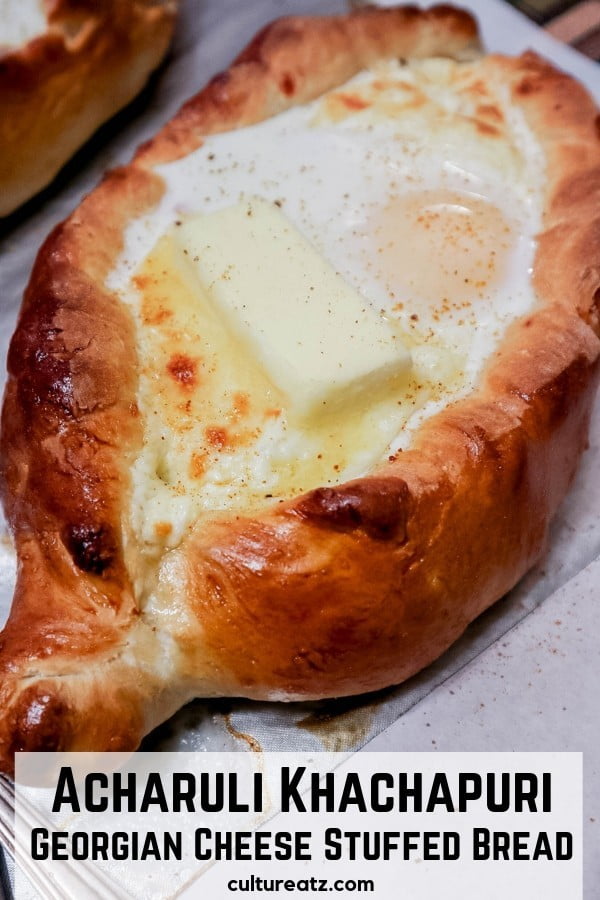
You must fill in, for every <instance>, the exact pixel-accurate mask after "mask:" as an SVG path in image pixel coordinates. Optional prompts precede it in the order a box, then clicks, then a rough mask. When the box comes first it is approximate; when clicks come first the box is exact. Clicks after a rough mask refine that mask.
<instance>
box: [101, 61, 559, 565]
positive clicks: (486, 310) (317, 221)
mask: <svg viewBox="0 0 600 900" xmlns="http://www.w3.org/2000/svg"><path fill="white" fill-rule="evenodd" d="M478 83H479V84H478ZM480 85H481V79H480V73H479V70H478V68H477V66H476V65H475V66H472V65H469V64H457V63H453V62H451V61H449V60H430V61H425V62H420V63H415V64H411V65H409V66H401V65H399V64H397V63H389V64H386V65H384V66H381V67H378V69H377V70H376V71H374V72H366V73H362V74H361V75H359V76H358V77H356V78H355V79H353V80H352V81H351V82H349V83H348V84H346V85H344V86H343V87H342V88H339V89H337V90H335V91H332V92H330V94H328V95H326V96H325V97H324V98H320V99H319V100H317V101H315V102H313V103H310V104H307V105H306V106H302V107H298V108H294V109H292V110H290V111H288V112H286V113H283V114H281V115H279V116H277V117H274V118H272V119H269V120H267V121H265V122H262V123H260V124H258V125H255V126H252V127H249V128H243V129H240V130H237V131H234V132H229V133H225V134H217V135H214V136H211V137H207V138H206V140H205V142H204V144H203V146H202V147H201V148H200V149H198V150H197V151H196V152H194V153H192V154H190V155H189V156H187V157H185V158H183V159H181V160H178V161H176V162H173V163H169V164H167V165H163V166H161V167H159V169H158V171H159V174H160V175H161V176H162V177H163V178H164V180H165V182H166V186H167V189H166V191H165V194H164V197H163V199H162V201H161V203H160V205H159V207H158V208H157V209H156V210H154V211H152V212H151V213H149V214H147V215H144V216H142V217H140V218H139V219H138V220H136V221H134V222H132V223H131V224H130V226H129V227H128V229H127V233H126V246H125V250H124V252H123V254H122V256H121V258H120V260H119V262H118V265H117V266H116V268H115V270H114V271H113V273H112V274H111V276H110V278H109V286H110V287H111V288H112V289H115V290H118V291H120V292H121V294H122V296H123V298H124V300H125V301H126V302H128V303H129V304H130V305H131V308H132V309H133V311H134V313H135V315H136V318H137V321H138V324H139V339H140V345H141V348H142V354H143V355H144V354H145V358H146V359H152V360H153V362H152V364H150V365H147V366H146V367H145V370H144V372H143V373H142V377H141V383H140V405H141V408H142V412H143V414H144V417H145V422H146V441H145V447H144V450H143V452H142V453H141V455H140V457H139V459H138V460H137V462H136V464H135V466H134V494H133V502H132V513H131V515H132V523H133V527H134V531H135V532H136V534H137V535H138V536H139V537H140V538H141V539H142V540H143V541H145V542H146V543H147V545H148V548H149V549H150V550H152V548H153V547H158V546H159V545H161V543H162V542H165V543H167V544H168V545H171V546H173V545H175V544H176V543H178V542H179V540H180V539H181V537H182V536H183V534H184V533H185V530H186V529H187V528H188V527H189V526H190V525H191V524H193V522H194V521H195V520H196V519H197V518H198V516H199V515H201V514H202V513H203V512H207V511H210V510H214V509H241V510H243V509H248V508H252V507H256V505H257V504H258V505H261V504H262V505H264V504H265V503H272V502H276V501H277V500H281V499H285V497H286V496H293V495H294V494H296V493H298V492H299V491H300V490H308V489H310V488H312V487H316V486H317V485H318V484H321V483H329V484H333V483H337V482H340V481H343V480H345V479H347V478H349V477H355V476H358V475H361V474H364V473H365V472H367V471H368V470H369V469H370V468H372V467H373V466H374V465H376V464H377V463H378V462H380V461H381V460H382V459H384V458H386V456H387V454H389V453H391V452H393V451H394V450H395V449H397V448H399V447H406V446H408V445H409V444H410V440H411V434H412V433H413V432H414V430H415V429H416V428H417V427H418V426H419V425H420V424H421V422H422V421H423V420H424V418H426V417H427V416H430V415H432V414H433V413H435V412H436V411H438V410H439V409H441V408H443V406H445V405H447V404H448V403H449V402H451V401H452V400H454V399H456V398H457V397H459V396H462V395H464V394H465V393H466V392H468V391H469V390H470V389H472V387H473V385H474V384H475V383H476V380H477V378H478V375H479V374H480V372H481V370H482V367H483V366H484V364H485V363H486V361H487V360H488V359H489V357H490V355H491V354H492V353H493V352H494V349H495V348H496V347H497V345H498V343H499V342H500V340H501V338H502V335H503V334H504V331H505V329H506V326H507V325H508V324H509V323H510V322H511V321H513V320H514V319H515V318H516V317H518V316H520V315H523V314H524V313H526V312H527V311H528V310H529V309H530V308H531V307H532V306H533V304H534V303H535V296H534V294H533V290H532V287H531V284H530V279H529V273H530V271H531V267H532V264H533V252H534V236H535V234H536V233H537V231H538V230H539V226H540V215H541V208H542V179H543V170H544V166H543V157H542V153H541V151H540V149H539V146H538V145H537V142H536V140H535V138H534V136H533V135H532V134H531V133H530V131H529V129H528V127H527V125H526V123H525V121H524V118H523V116H522V115H521V113H520V111H519V110H518V109H516V108H512V107H511V106H510V104H509V103H508V97H507V95H505V92H504V90H503V88H502V86H497V87H493V86H492V87H490V86H489V85H487V86H486V87H485V90H484V92H483V95H482V88H481V86H480ZM253 196H259V197H263V198H264V199H266V200H268V201H270V202H276V203H277V204H278V205H281V208H282V209H283V211H284V213H285V216H286V217H287V218H288V219H289V220H290V221H291V222H292V223H293V224H294V225H295V227H296V228H297V229H298V230H299V231H300V232H301V233H302V234H304V235H305V237H306V238H307V239H308V240H309V241H310V242H311V243H312V244H313V246H315V247H316V248H318V250H319V252H320V253H321V254H322V256H323V258H324V259H325V260H327V261H328V263H330V264H331V265H332V266H333V267H334V268H335V270H336V271H338V272H339V273H340V274H341V275H342V277H343V278H344V279H345V280H346V281H347V282H348V283H349V284H351V285H353V286H354V288H355V289H356V290H357V291H358V292H360V294H361V295H362V296H363V297H365V298H367V299H368V301H369V302H370V303H371V305H372V306H373V309H375V310H377V311H383V312H384V313H385V315H386V317H388V318H389V319H392V320H393V321H395V323H396V327H397V329H398V333H399V334H401V336H402V338H403V340H405V341H406V342H407V343H408V345H409V346H410V352H411V356H412V359H413V366H414V373H415V377H414V379H413V381H412V382H411V383H410V384H407V385H406V387H405V391H404V393H403V395H402V396H401V397H400V398H399V399H398V398H397V397H391V398H389V402H387V403H382V404H379V405H376V406H374V407H373V409H372V410H370V411H369V413H368V414H366V415H365V416H364V417H363V418H362V419H361V421H360V422H358V421H357V422H353V423H350V424H348V423H347V422H342V423H339V422H333V421H332V422H331V427H330V429H329V433H328V434H325V433H323V432H321V433H319V432H314V433H311V432H310V431H304V432H303V431H302V430H301V429H298V428H294V427H292V426H291V425H290V422H289V421H288V420H287V417H286V413H285V409H284V410H281V411H279V413H278V415H277V416H275V417H273V418H268V417H266V413H265V412H264V411H263V412H261V415H262V416H263V418H262V419H261V418H260V417H258V418H257V414H256V413H255V414H254V415H255V418H254V419H253V420H252V423H253V427H254V431H252V432H250V431H248V432H247V433H246V434H245V436H244V437H243V439H242V438H240V439H239V440H238V441H237V443H236V444H235V446H234V447H233V446H232V447H231V448H228V447H226V446H224V445H222V446H216V447H215V446H214V441H213V443H212V445H211V448H209V449H208V450H207V449H206V440H207V438H206V426H207V423H208V424H210V422H209V420H206V421H199V420H198V417H199V415H201V416H206V415H208V414H210V415H216V413H215V410H216V409H217V408H218V409H220V413H221V415H222V416H223V415H225V416H226V418H227V421H228V422H234V421H235V422H237V421H238V420H237V419H236V414H235V412H232V411H231V410H233V409H234V406H235V403H233V400H232V398H233V397H234V394H235V392H236V391H237V392H238V393H239V391H240V390H241V389H243V387H244V378H245V377H246V375H245V373H244V372H241V371H239V369H236V363H235V360H234V359H229V358H228V359H225V358H224V357H235V351H234V350H232V349H231V348H230V351H225V350H223V347H224V345H222V346H221V345H219V341H220V340H221V339H220V338H219V336H218V334H217V331H216V330H215V329H217V326H216V325H214V323H212V324H211V323H206V322H199V321H195V320H194V322H192V321H191V319H190V315H191V314H190V313H189V312H187V313H185V314H184V313H183V312H181V309H183V306H185V304H183V306H181V309H179V312H176V313H173V315H174V319H173V322H175V323H176V325H177V327H175V325H174V324H173V323H172V325H171V335H172V338H173V340H175V339H177V340H178V341H179V343H180V344H181V346H182V347H184V348H185V353H184V352H183V351H181V353H180V356H181V359H180V361H179V363H177V362H176V363H173V362H171V363H169V362H166V361H165V360H166V357H165V360H163V361H161V360H160V359H159V357H160V353H161V352H163V351H162V349H161V348H163V345H162V344H159V343H157V338H156V334H157V329H158V330H160V327H162V326H160V325H159V324H158V322H159V319H160V315H157V310H159V306H157V303H158V300H157V297H156V296H155V297H154V299H153V300H152V303H154V306H153V307H152V310H153V312H152V314H151V315H149V316H146V318H144V315H145V314H144V313H143V310H144V309H146V311H147V309H148V308H150V307H149V306H148V302H149V301H147V300H146V301H145V300H144V291H145V290H146V288H145V287H144V286H143V285H142V287H140V284H141V282H138V283H137V285H136V284H134V283H133V282H132V281H131V276H132V274H133V273H134V272H135V271H136V270H138V268H139V266H140V264H141V263H142V262H143V261H144V260H145V259H146V258H147V257H148V255H149V254H150V252H151V251H152V250H153V248H154V247H155V245H156V244H157V241H158V240H159V239H160V238H161V236H162V235H164V234H165V233H166V232H167V231H168V230H169V229H170V228H172V227H173V225H174V223H176V222H178V221H179V222H181V221H185V220H186V218H187V217H193V216H195V215H197V214H199V213H204V214H206V213H211V212H215V211H218V210H220V209H223V208H225V207H227V206H230V205H232V204H235V203H238V202H240V201H242V200H247V199H248V198H250V197H253ZM160 259H161V260H162V263H164V255H163V257H161V258H160ZM162 263H161V264H162ZM158 280H159V281H160V279H158ZM159 287H160V285H159ZM159 287H156V285H155V288H154V291H155V294H156V291H157V290H159ZM162 290H163V292H164V291H165V290H166V288H165V286H164V285H163V286H162ZM144 303H146V306H144ZM150 305H151V304H150ZM159 312H160V310H159ZM163 312H164V310H163ZM165 314H166V313H165ZM169 315H171V313H169ZM211 329H212V332H211ZM210 333H213V335H214V336H215V337H214V340H215V341H216V344H215V346H217V345H219V346H221V350H220V354H217V356H218V362H219V366H220V367H221V368H220V369H219V372H218V379H220V382H221V392H222V395H223V397H224V398H225V399H224V400H223V403H221V406H220V407H219V405H218V403H217V401H214V402H213V399H210V400H209V401H207V403H208V406H207V405H206V404H205V405H204V406H203V407H202V408H201V413H195V412H194V410H199V409H200V407H195V406H193V404H192V401H191V399H189V398H188V400H186V401H185V402H186V403H187V404H188V410H191V412H190V414H189V422H188V423H187V424H186V425H185V427H183V428H180V427H179V426H178V425H176V424H174V423H175V422H176V421H177V422H180V420H181V416H180V414H179V413H178V412H177V411H176V412H175V416H174V417H170V413H169V412H168V410H169V409H172V408H174V403H175V400H174V398H175V394H173V393H172V391H171V393H169V392H170V390H171V389H170V388H167V387H166V386H165V387H161V385H163V384H164V383H165V382H164V378H163V376H161V374H160V373H161V371H162V372H163V374H164V370H165V367H166V368H167V369H168V368H169V366H171V369H172V372H171V373H173V371H175V373H176V374H177V377H178V378H179V379H180V382H181V384H180V388H181V391H184V390H185V389H186V385H185V380H186V379H187V378H188V376H189V372H191V370H192V368H193V367H194V366H198V367H199V368H198V372H196V369H194V378H195V377H196V375H198V376H199V377H200V378H204V377H205V376H208V375H209V374H210V377H212V378H213V381H214V380H215V377H216V376H215V375H214V371H215V366H216V365H217V363H216V361H217V356H214V358H213V357H211V349H210V347H211V345H210V342H205V345H202V341H203V340H204V337H199V336H205V335H207V334H210ZM194 335H196V336H195V337H194ZM207 341H208V339H207ZM201 345H202V346H201ZM188 357H189V358H190V359H191V360H192V362H193V366H192V362H190V363H189V364H184V363H182V362H181V360H183V359H188ZM194 360H196V361H195V362H194ZM207 360H208V361H207ZM211 360H212V362H211ZM186 365H188V368H186ZM177 366H179V369H178V368H177ZM161 367H162V368H161ZM173 367H174V368H173ZM217 368H218V367H217ZM189 377H190V378H191V376H189ZM161 378H162V380H161ZM250 380H251V381H252V379H250ZM210 383H212V382H210V379H209V386H210ZM253 385H254V386H253V387H252V388H251V391H250V396H251V405H253V408H254V406H255V400H256V398H257V397H261V396H262V397H263V399H264V400H265V409H266V405H267V404H268V402H270V401H272V399H273V398H272V397H268V396H267V393H268V392H266V389H265V388H264V387H261V385H260V384H259V383H258V382H257V383H256V384H254V383H253ZM211 390H212V388H211ZM181 391H180V393H181ZM261 391H262V394H261ZM161 392H162V393H161ZM253 392H254V393H253ZM207 393H208V394H210V391H208V392H207ZM159 395H160V399H157V398H158V396H159ZM165 398H166V399H165ZM169 398H170V399H169ZM184 400H185V397H184V395H183V394H181V397H180V401H181V402H180V403H179V410H180V411H181V409H183V408H184V405H183V401H184ZM215 403H217V405H216V406H215ZM232 403H233V406H232V405H231V404H232ZM165 404H166V405H165ZM169 404H170V405H169ZM211 404H212V405H211ZM227 404H229V406H227ZM226 408H227V409H229V412H226V413H225V412H224V411H225V410H226ZM207 411H208V412H207ZM235 427H236V428H237V427H238V425H236V426H235ZM178 429H179V430H178ZM209 430H210V429H209ZM240 433H241V432H240ZM236 434H237V432H236ZM248 435H250V436H248ZM238 436H239V435H238ZM212 437H214V435H212ZM338 438H339V446H338V445H335V441H336V440H338ZM202 441H204V445H203V446H204V449H203V451H202V454H201V456H202V460H201V462H202V464H201V466H200V467H199V469H198V472H197V477H195V478H191V477H190V471H191V470H190V466H192V468H193V465H194V459H193V447H194V446H196V445H198V443H199V442H202ZM218 443H219V442H218V440H217V445H218ZM324 447H325V448H326V449H325V451H324V452H325V455H326V457H327V458H326V460H325V462H326V463H327V466H325V462H323V461H322V460H321V462H320V463H319V464H316V463H315V459H316V458H317V457H318V455H319V451H320V450H321V449H323V448H324ZM337 452H339V460H338V459H337V458H336V456H335V453H337Z"/></svg>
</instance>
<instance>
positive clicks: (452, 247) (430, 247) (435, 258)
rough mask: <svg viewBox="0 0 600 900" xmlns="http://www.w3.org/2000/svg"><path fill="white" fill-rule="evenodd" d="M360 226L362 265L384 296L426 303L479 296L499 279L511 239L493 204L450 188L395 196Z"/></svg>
mask: <svg viewBox="0 0 600 900" xmlns="http://www.w3.org/2000/svg"><path fill="white" fill-rule="evenodd" d="M366 230H367V232H368V234H369V235H370V237H369V238H368V246H367V245H366V244H367V242H365V245H364V253H365V257H366V260H365V264H366V265H368V264H369V263H368V262H367V259H368V260H369V262H370V265H371V268H372V271H373V274H374V276H375V277H376V278H377V279H378V280H379V281H380V282H382V283H384V284H385V286H386V288H387V290H388V292H389V293H390V296H392V297H395V298H397V299H398V300H404V299H407V300H421V301H423V302H425V303H429V304H432V305H436V304H438V303H440V302H442V303H443V302H446V303H463V302H465V301H471V300H475V299H477V298H482V297H484V296H485V295H486V293H488V291H489V289H490V288H492V287H493V286H494V284H496V283H498V281H500V279H501V278H502V275H503V272H504V270H505V268H506V259H507V256H508V251H509V249H510V246H511V244H512V242H513V229H512V227H511V225H510V224H509V223H508V222H507V220H506V219H505V218H504V216H503V215H502V213H501V212H500V210H499V209H498V207H497V206H495V205H494V204H493V203H490V202H489V201H488V200H485V199H484V198H482V197H479V196H476V195H471V194H466V193H465V194H462V193H459V192H456V191H450V190H436V191H433V190H428V191H418V192H413V193H409V194H405V195H404V196H397V197H395V198H394V199H392V200H390V202H389V203H388V204H387V205H386V206H385V207H384V208H383V209H379V210H377V211H376V212H375V213H374V214H373V216H372V217H371V218H370V220H369V221H368V222H367V228H366ZM373 244H374V245H375V246H373Z"/></svg>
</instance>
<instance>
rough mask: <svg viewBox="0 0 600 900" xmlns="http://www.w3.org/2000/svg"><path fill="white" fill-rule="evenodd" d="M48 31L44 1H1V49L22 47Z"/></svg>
mask: <svg viewBox="0 0 600 900" xmlns="http://www.w3.org/2000/svg"><path fill="white" fill-rule="evenodd" d="M46 29H47V22H46V13H45V11H44V2H43V0H0V49H2V48H9V47H10V48H13V47H20V46H21V45H22V44H26V43H27V42H28V41H31V40H33V38H35V37H38V36H39V35H41V34H43V33H44V32H45V31H46Z"/></svg>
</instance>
